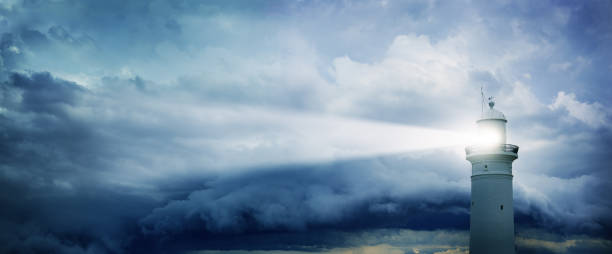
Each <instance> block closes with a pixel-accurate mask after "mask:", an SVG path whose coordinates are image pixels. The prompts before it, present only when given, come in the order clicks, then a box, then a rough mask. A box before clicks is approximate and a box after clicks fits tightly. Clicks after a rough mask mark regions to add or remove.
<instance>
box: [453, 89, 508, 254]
mask: <svg viewBox="0 0 612 254" xmlns="http://www.w3.org/2000/svg"><path fill="white" fill-rule="evenodd" d="M494 106H495V102H494V101H493V98H492V97H490V98H489V109H487V110H484V111H483V112H482V116H481V119H480V120H478V121H477V122H476V123H477V124H478V135H479V139H480V140H479V142H477V144H475V145H473V146H469V147H466V148H465V153H466V159H467V160H468V161H470V162H471V163H472V202H471V205H470V206H471V207H470V254H486V253H499V254H506V253H512V254H513V253H514V210H513V205H512V161H514V160H516V159H517V158H518V149H519V148H518V146H516V145H510V144H506V122H507V120H506V117H505V116H504V114H503V113H501V112H499V111H497V110H495V109H494V108H493V107H494Z"/></svg>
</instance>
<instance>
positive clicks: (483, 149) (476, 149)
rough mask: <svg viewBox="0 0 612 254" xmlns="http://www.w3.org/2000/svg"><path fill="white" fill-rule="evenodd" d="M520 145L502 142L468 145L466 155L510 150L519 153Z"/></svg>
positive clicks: (509, 151)
mask: <svg viewBox="0 0 612 254" xmlns="http://www.w3.org/2000/svg"><path fill="white" fill-rule="evenodd" d="M518 150H519V147H518V146H517V145H512V144H500V145H492V146H491V145H476V146H468V147H466V148H465V153H466V155H470V154H475V153H490V152H508V153H518Z"/></svg>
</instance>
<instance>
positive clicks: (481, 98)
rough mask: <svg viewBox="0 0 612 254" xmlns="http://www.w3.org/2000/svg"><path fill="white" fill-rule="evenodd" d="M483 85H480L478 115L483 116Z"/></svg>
mask: <svg viewBox="0 0 612 254" xmlns="http://www.w3.org/2000/svg"><path fill="white" fill-rule="evenodd" d="M482 88H483V85H480V114H481V115H482V114H484V92H483V91H482Z"/></svg>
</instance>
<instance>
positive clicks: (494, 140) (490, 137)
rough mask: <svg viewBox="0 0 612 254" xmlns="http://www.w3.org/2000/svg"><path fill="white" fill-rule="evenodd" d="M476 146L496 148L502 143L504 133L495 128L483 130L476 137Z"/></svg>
mask: <svg viewBox="0 0 612 254" xmlns="http://www.w3.org/2000/svg"><path fill="white" fill-rule="evenodd" d="M472 140H474V145H480V146H494V145H499V144H501V143H502V140H503V139H502V133H500V132H499V131H498V130H496V129H494V128H486V127H485V128H483V129H482V130H480V133H479V134H478V135H477V136H475V137H474V138H473V139H472Z"/></svg>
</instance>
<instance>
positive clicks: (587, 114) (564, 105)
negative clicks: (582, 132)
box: [548, 91, 609, 128]
mask: <svg viewBox="0 0 612 254" xmlns="http://www.w3.org/2000/svg"><path fill="white" fill-rule="evenodd" d="M548 107H549V108H550V109H551V110H557V109H565V110H566V111H567V113H568V115H569V116H570V118H569V119H575V120H579V121H581V122H583V123H585V124H587V125H588V126H591V127H595V128H597V127H603V126H605V127H607V126H608V125H609V119H608V118H609V116H608V112H607V110H606V109H605V108H604V107H603V105H601V104H600V103H598V102H595V103H586V102H580V101H578V100H576V95H575V94H573V93H569V94H566V93H565V92H563V91H560V92H559V93H558V94H557V97H555V101H554V102H553V103H552V104H551V105H549V106H548Z"/></svg>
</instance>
